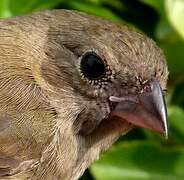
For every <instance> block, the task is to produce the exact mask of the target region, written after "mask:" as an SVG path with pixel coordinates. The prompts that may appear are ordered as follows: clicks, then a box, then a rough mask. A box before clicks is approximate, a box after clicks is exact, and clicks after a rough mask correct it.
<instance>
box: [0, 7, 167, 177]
mask: <svg viewBox="0 0 184 180" xmlns="http://www.w3.org/2000/svg"><path fill="white" fill-rule="evenodd" d="M167 76H168V71H167V65H166V61H165V58H164V56H163V54H162V52H161V50H160V49H159V48H158V47H157V46H156V45H155V43H154V42H153V41H152V40H150V39H149V38H147V37H145V36H144V35H142V34H140V33H137V32H134V31H132V30H130V29H128V28H127V27H126V26H120V25H117V24H113V23H111V22H109V21H106V20H102V19H100V18H97V17H93V16H88V15H85V14H83V13H79V12H74V11H67V10H53V11H45V12H41V13H35V14H31V15H27V16H22V17H15V18H10V19H7V20H1V21H0V179H13V180H16V179H19V180H25V179H29V178H30V179H39V180H41V179H48V180H51V179H52V180H59V179H60V180H75V179H78V178H79V177H80V176H81V175H82V173H83V172H84V170H85V169H86V168H87V167H89V166H90V164H91V163H92V162H93V161H94V160H96V159H97V158H98V157H99V154H100V153H101V152H103V151H105V150H107V149H108V148H109V147H110V146H111V145H112V143H113V142H114V141H116V140H117V139H118V138H119V137H120V136H121V135H122V134H125V133H126V132H128V131H129V130H130V129H132V127H133V126H134V125H136V126H141V127H145V128H149V129H152V130H156V131H159V132H165V133H166V131H167V129H166V128H167V127H166V119H164V118H165V114H164V113H165V112H163V111H160V110H158V109H159V108H160V107H159V105H162V104H163V106H164V99H163V96H158V94H159V95H160V94H161V91H162V89H165V87H166V81H167ZM160 87H161V88H160ZM145 96H146V98H145ZM139 102H141V103H142V105H140V104H141V103H139ZM158 102H159V103H158ZM152 103H154V104H156V105H153V106H152V105H151V104H152ZM132 107H133V109H134V110H133V109H132ZM145 107H147V109H146V108H145ZM145 109H146V110H145ZM152 111H153V113H152ZM157 112H158V113H157ZM154 114H157V115H155V116H154ZM130 115H131V116H130ZM152 117H153V118H152ZM147 119H148V121H147ZM162 119H164V120H162ZM133 124H134V125H133Z"/></svg>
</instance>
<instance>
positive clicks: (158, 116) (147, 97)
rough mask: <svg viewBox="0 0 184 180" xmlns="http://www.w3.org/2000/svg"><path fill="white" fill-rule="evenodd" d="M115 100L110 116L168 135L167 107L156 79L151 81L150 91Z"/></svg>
mask: <svg viewBox="0 0 184 180" xmlns="http://www.w3.org/2000/svg"><path fill="white" fill-rule="evenodd" d="M111 99H113V98H112V96H111ZM119 99H122V101H119V102H117V105H116V106H115V108H114V110H112V113H111V116H117V117H119V118H120V119H122V120H126V121H128V122H129V123H131V124H133V125H135V126H139V127H143V128H147V129H150V130H153V131H157V132H160V133H162V134H164V135H165V137H166V138H167V136H168V124H167V109H166V103H165V98H164V95H163V91H162V89H161V87H160V84H159V82H158V81H157V80H154V81H153V82H152V83H151V91H150V92H145V93H142V94H140V95H138V96H137V97H136V100H133V99H134V98H128V99H123V98H119Z"/></svg>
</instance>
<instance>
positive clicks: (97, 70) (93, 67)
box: [80, 52, 105, 79]
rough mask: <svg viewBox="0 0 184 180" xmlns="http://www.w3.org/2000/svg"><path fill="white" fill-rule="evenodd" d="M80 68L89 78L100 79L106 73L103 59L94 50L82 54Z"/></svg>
mask: <svg viewBox="0 0 184 180" xmlns="http://www.w3.org/2000/svg"><path fill="white" fill-rule="evenodd" d="M80 68H81V71H82V73H83V75H84V76H85V77H87V78H88V79H98V78H99V77H101V76H102V75H103V74H104V73H105V65H104V62H103V60H102V59H101V58H100V57H99V56H98V55H97V54H95V53H94V52H88V53H86V54H84V55H83V56H82V59H81V63H80Z"/></svg>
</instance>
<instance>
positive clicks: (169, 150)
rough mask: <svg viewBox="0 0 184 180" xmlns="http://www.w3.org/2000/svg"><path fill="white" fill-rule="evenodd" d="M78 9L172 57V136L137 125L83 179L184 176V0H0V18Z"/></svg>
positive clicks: (173, 179)
mask: <svg viewBox="0 0 184 180" xmlns="http://www.w3.org/2000/svg"><path fill="white" fill-rule="evenodd" d="M63 8H64V9H75V10H80V11H83V12H86V13H88V14H94V15H96V16H101V17H104V18H106V19H110V20H112V21H115V22H118V23H124V24H128V25H129V26H132V27H135V28H137V29H138V30H140V31H142V32H144V33H145V34H147V35H148V36H149V37H151V38H152V39H154V40H155V41H156V42H157V44H158V45H159V46H160V47H161V48H162V49H163V51H164V52H165V55H166V57H167V60H168V65H169V71H170V78H169V84H168V92H167V103H168V116H169V124H170V127H169V128H170V133H169V139H168V140H165V139H164V138H163V137H161V136H160V135H158V134H156V133H153V132H149V131H147V130H141V129H138V128H137V129H134V130H133V131H132V132H131V133H129V134H128V135H126V136H124V137H122V138H121V139H120V140H119V141H118V142H117V143H116V144H115V145H114V146H113V147H112V148H111V150H109V151H108V152H107V153H105V154H104V155H103V156H101V159H100V160H99V161H98V162H95V163H94V164H93V165H92V166H91V168H90V169H89V170H87V171H86V172H85V174H84V176H83V177H82V178H81V179H82V180H184V0H0V17H1V18H8V17H11V16H17V15H23V14H27V13H30V12H33V11H39V10H44V9H63Z"/></svg>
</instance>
